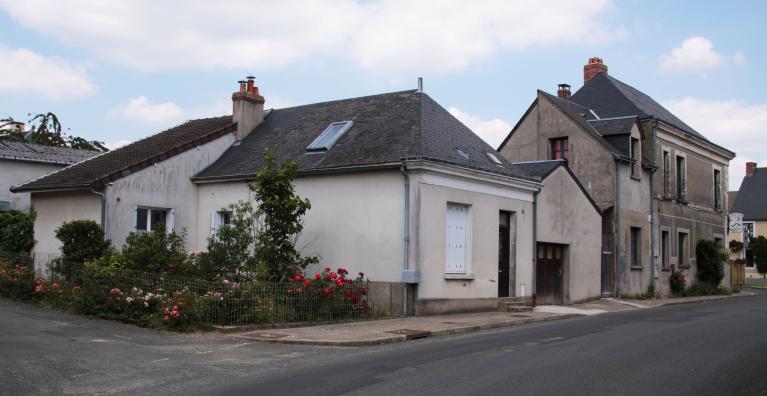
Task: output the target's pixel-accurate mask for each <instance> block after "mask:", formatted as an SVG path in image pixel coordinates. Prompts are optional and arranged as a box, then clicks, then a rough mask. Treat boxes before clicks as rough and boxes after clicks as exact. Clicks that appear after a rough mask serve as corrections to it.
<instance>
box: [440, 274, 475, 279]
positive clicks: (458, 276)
mask: <svg viewBox="0 0 767 396" xmlns="http://www.w3.org/2000/svg"><path fill="white" fill-rule="evenodd" d="M445 279H447V280H474V275H472V274H445Z"/></svg>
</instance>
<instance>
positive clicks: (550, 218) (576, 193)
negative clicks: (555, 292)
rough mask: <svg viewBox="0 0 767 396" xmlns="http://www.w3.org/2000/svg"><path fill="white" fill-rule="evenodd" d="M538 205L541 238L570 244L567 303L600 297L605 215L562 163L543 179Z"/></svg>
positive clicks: (566, 287)
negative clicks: (597, 208)
mask: <svg viewBox="0 0 767 396" xmlns="http://www.w3.org/2000/svg"><path fill="white" fill-rule="evenodd" d="M537 206H538V209H537V210H538V230H537V231H538V241H539V242H549V243H558V244H565V245H568V247H567V254H568V260H567V261H566V263H565V274H564V276H565V290H564V292H565V294H564V296H565V303H571V302H577V301H581V300H585V299H589V298H596V297H599V296H600V293H601V284H600V279H601V250H602V249H601V246H602V235H601V229H602V217H601V216H600V215H599V213H598V212H597V211H596V209H595V208H594V207H593V206H592V204H591V202H589V199H588V198H587V197H586V195H585V194H584V193H583V192H582V190H581V189H580V188H579V187H578V185H577V184H576V182H575V180H573V178H572V177H570V175H569V173H568V172H567V170H566V169H565V168H563V167H559V168H558V169H557V170H555V171H554V172H552V173H551V174H550V175H549V176H548V177H547V178H546V179H545V180H543V188H542V189H541V192H540V193H538V200H537Z"/></svg>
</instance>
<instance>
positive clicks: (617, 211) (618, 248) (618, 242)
mask: <svg viewBox="0 0 767 396" xmlns="http://www.w3.org/2000/svg"><path fill="white" fill-rule="evenodd" d="M620 162H621V161H620V160H619V159H618V160H616V161H615V298H616V299H620V298H621V175H620V170H621V169H620Z"/></svg>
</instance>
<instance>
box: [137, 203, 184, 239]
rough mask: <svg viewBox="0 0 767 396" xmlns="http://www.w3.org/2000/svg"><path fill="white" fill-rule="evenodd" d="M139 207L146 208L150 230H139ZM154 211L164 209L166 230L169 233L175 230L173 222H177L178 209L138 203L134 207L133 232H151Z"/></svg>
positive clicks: (147, 223)
mask: <svg viewBox="0 0 767 396" xmlns="http://www.w3.org/2000/svg"><path fill="white" fill-rule="evenodd" d="M139 209H146V211H147V212H146V216H147V218H146V225H147V227H148V228H150V229H149V230H139V229H138V211H139ZM152 211H155V212H159V211H163V212H165V231H166V232H168V233H171V232H173V223H174V222H175V217H176V216H175V215H176V211H175V210H173V208H160V207H156V206H145V205H137V206H135V207H134V208H133V232H135V233H145V232H151V231H152V230H151V224H152Z"/></svg>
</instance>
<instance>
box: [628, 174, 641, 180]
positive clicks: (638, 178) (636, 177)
mask: <svg viewBox="0 0 767 396" xmlns="http://www.w3.org/2000/svg"><path fill="white" fill-rule="evenodd" d="M631 178H632V179H634V180H636V181H641V180H642V178H641V177H639V176H634V175H631Z"/></svg>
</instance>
